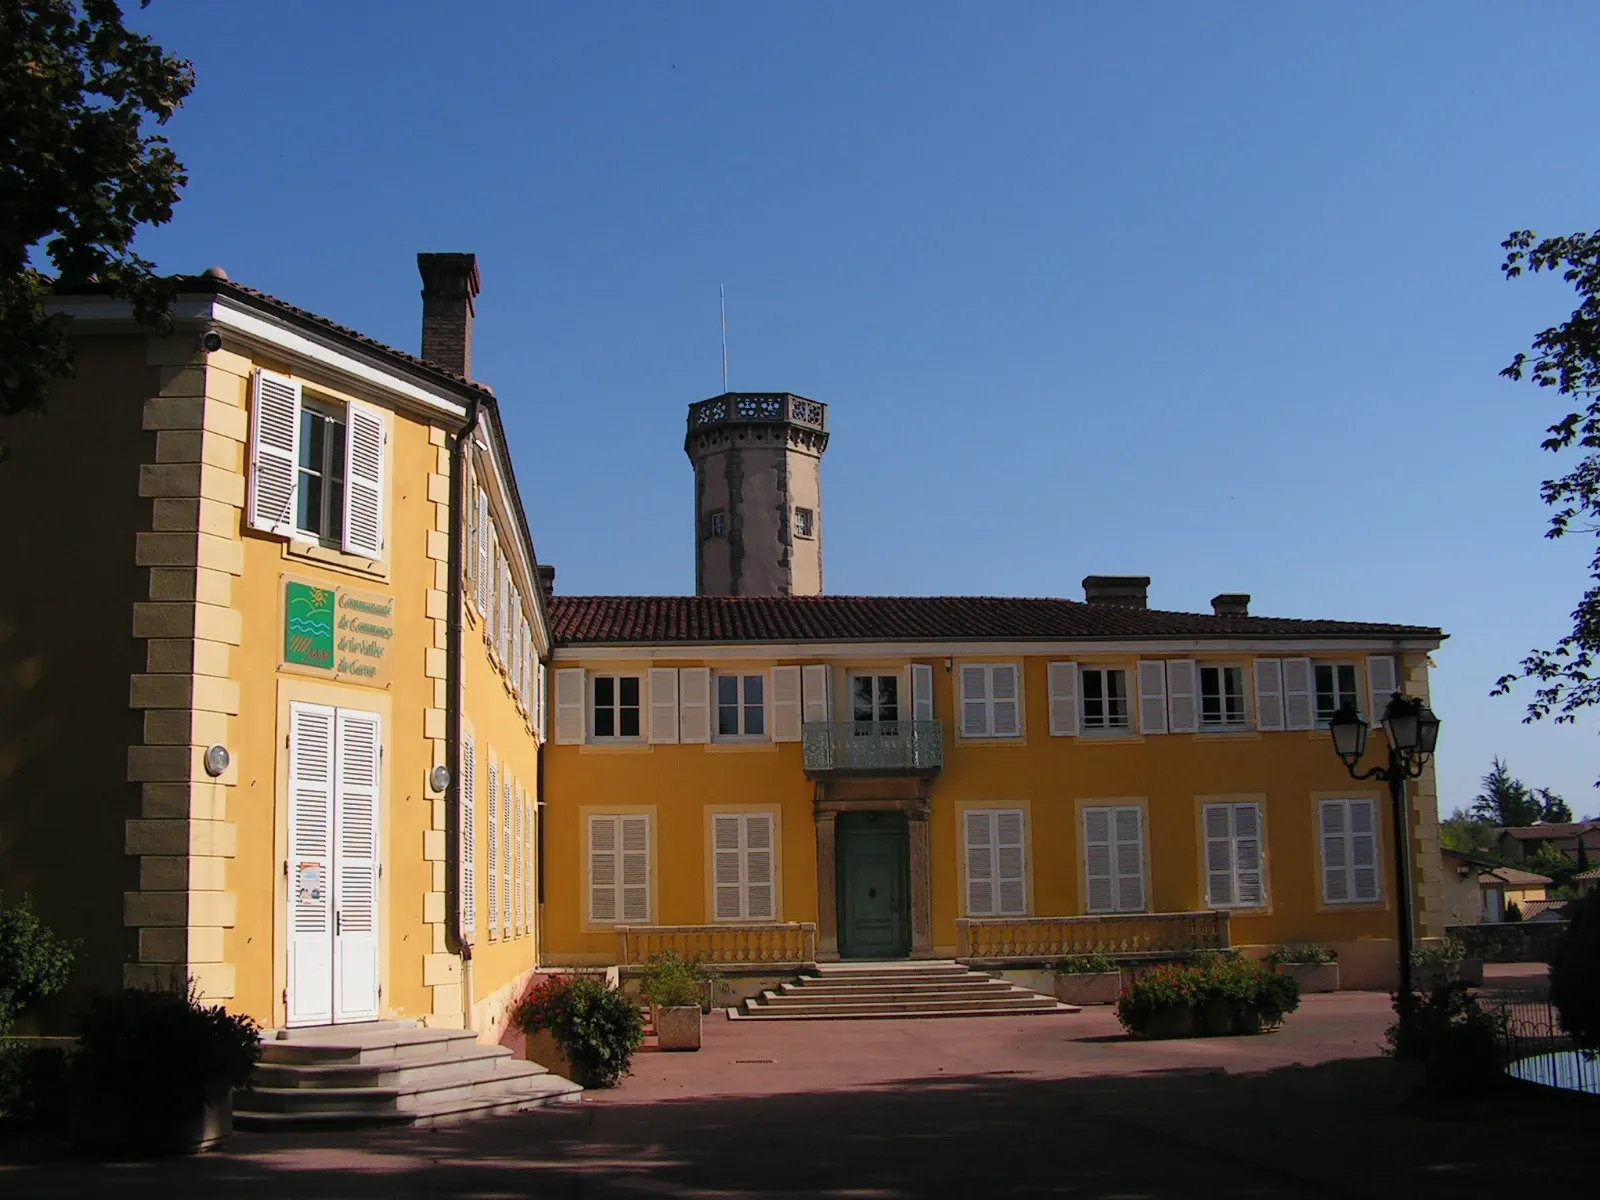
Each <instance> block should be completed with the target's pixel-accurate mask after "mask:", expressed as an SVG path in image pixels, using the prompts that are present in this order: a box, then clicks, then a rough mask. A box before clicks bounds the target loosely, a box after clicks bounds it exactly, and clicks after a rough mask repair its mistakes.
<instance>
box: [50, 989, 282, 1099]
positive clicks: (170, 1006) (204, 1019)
mask: <svg viewBox="0 0 1600 1200" xmlns="http://www.w3.org/2000/svg"><path fill="white" fill-rule="evenodd" d="M260 1057H261V1027H260V1026H259V1025H257V1024H256V1022H255V1020H254V1019H253V1018H251V1017H247V1016H242V1015H240V1014H238V1013H230V1012H229V1011H228V1010H227V1009H225V1008H223V1007H222V1005H220V1004H215V1005H205V1004H202V1003H201V1002H200V996H199V992H198V990H197V989H196V987H195V985H194V983H193V982H190V984H189V986H188V988H187V989H186V990H185V991H181V992H179V991H154V990H150V989H146V988H125V989H124V990H122V991H120V992H111V993H108V994H105V995H101V996H96V997H95V998H94V999H93V1000H91V1001H90V1002H89V1008H88V1011H87V1012H85V1013H84V1014H83V1016H82V1018H81V1019H80V1020H79V1023H78V1052H77V1054H76V1055H75V1057H74V1060H73V1072H74V1075H75V1076H76V1077H77V1078H78V1079H80V1080H81V1081H82V1082H83V1084H84V1085H85V1086H86V1087H87V1088H89V1089H90V1090H91V1091H93V1092H95V1093H98V1094H99V1095H100V1096H101V1097H102V1098H104V1099H105V1100H107V1101H109V1102H111V1103H114V1104H119V1105H122V1106H125V1107H128V1108H130V1109H138V1110H142V1111H145V1112H150V1113H158V1114H162V1115H168V1114H172V1115H176V1114H181V1113H184V1112H188V1111H190V1110H192V1109H193V1108H195V1107H197V1106H198V1105H200V1104H201V1103H203V1102H204V1100H205V1098H206V1096H207V1094H208V1093H209V1092H212V1091H213V1090H215V1089H217V1088H221V1087H226V1088H228V1089H230V1090H231V1089H233V1088H240V1087H243V1086H244V1085H245V1084H247V1083H249V1082H250V1072H251V1071H252V1070H253V1069H254V1068H255V1065H256V1061H257V1060H258V1059H259V1058H260Z"/></svg>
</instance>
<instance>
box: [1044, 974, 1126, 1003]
mask: <svg viewBox="0 0 1600 1200" xmlns="http://www.w3.org/2000/svg"><path fill="white" fill-rule="evenodd" d="M1121 990H1122V972H1121V971H1096V972H1093V973H1092V974H1071V973H1068V972H1065V971H1062V972H1059V973H1057V975H1056V981H1055V991H1056V999H1057V1000H1059V1001H1061V1002H1062V1003H1063V1004H1115V1003H1116V1002H1117V993H1118V992H1120V991H1121Z"/></svg>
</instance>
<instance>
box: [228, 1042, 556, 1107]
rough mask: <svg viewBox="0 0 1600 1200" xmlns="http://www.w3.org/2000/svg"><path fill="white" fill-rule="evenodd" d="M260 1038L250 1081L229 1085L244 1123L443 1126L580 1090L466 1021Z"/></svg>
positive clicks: (551, 1100) (553, 1100)
mask: <svg viewBox="0 0 1600 1200" xmlns="http://www.w3.org/2000/svg"><path fill="white" fill-rule="evenodd" d="M261 1041H262V1051H263V1052H262V1055H261V1061H260V1062H259V1063H258V1064H257V1065H256V1069H255V1074H254V1076H253V1077H252V1078H251V1082H250V1086H249V1088H247V1089H244V1090H241V1091H239V1092H236V1093H234V1099H233V1109H234V1123H235V1124H236V1125H238V1126H239V1127H240V1128H241V1129H311V1128H328V1127H342V1128H350V1127H372V1126H385V1125H418V1126H421V1125H442V1124H447V1123H449V1122H451V1121H459V1120H464V1119H467V1118H470V1117H480V1116H489V1115H491V1114H495V1113H507V1112H521V1111H522V1110H524V1109H528V1108H537V1107H539V1106H540V1105H544V1104H560V1103H564V1102H568V1101H573V1100H577V1099H579V1098H580V1097H581V1095H582V1093H583V1089H582V1088H580V1087H579V1086H578V1085H577V1084H575V1083H573V1082H572V1081H571V1080H569V1079H563V1078H562V1077H561V1076H559V1075H552V1074H551V1073H550V1072H549V1071H547V1070H546V1069H545V1068H544V1067H541V1066H540V1065H539V1064H537V1063H531V1062H523V1061H521V1060H519V1059H515V1058H513V1057H512V1056H511V1051H510V1050H508V1049H506V1048H505V1047H504V1046H486V1045H483V1044H482V1043H480V1042H479V1041H478V1039H477V1035H476V1034H474V1033H473V1032H471V1031H470V1030H460V1029H423V1028H421V1027H420V1026H419V1025H417V1024H415V1023H414V1022H407V1021H373V1022H370V1023H366V1024H360V1025H332V1026H318V1027H316V1028H310V1029H279V1030H268V1031H267V1032H266V1033H264V1034H262V1036H261Z"/></svg>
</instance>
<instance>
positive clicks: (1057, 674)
mask: <svg viewBox="0 0 1600 1200" xmlns="http://www.w3.org/2000/svg"><path fill="white" fill-rule="evenodd" d="M1049 680H1050V736H1051V737H1075V736H1076V735H1077V733H1078V664H1077V663H1074V662H1053V663H1051V664H1050V667H1049Z"/></svg>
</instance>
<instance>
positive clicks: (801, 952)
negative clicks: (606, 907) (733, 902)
mask: <svg viewBox="0 0 1600 1200" xmlns="http://www.w3.org/2000/svg"><path fill="white" fill-rule="evenodd" d="M616 933H617V965H618V966H621V967H624V968H626V967H642V966H644V965H645V964H646V963H648V962H649V961H650V959H651V957H652V956H654V955H657V954H664V953H666V952H667V951H669V950H673V951H676V952H677V953H678V955H679V956H680V957H682V958H699V959H704V960H705V961H706V962H708V963H711V964H712V965H714V966H757V965H777V964H780V963H781V964H783V965H785V966H809V965H811V964H813V963H815V962H816V961H817V927H816V925H815V924H813V923H812V922H810V921H786V922H778V921H775V922H770V923H750V924H739V925H734V924H728V925H618V926H617V927H616Z"/></svg>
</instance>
